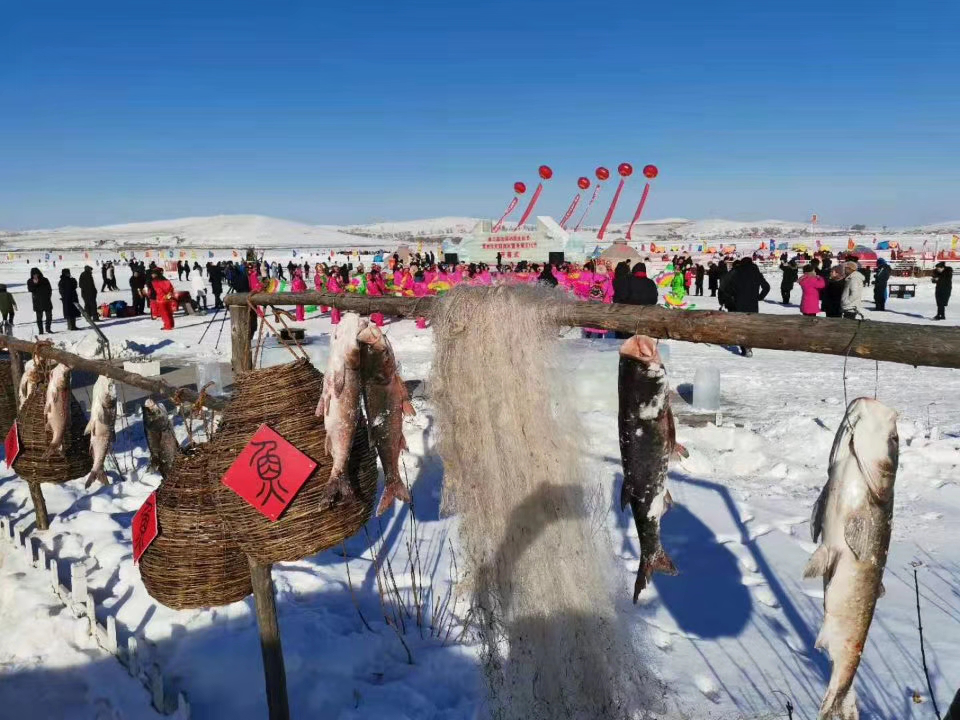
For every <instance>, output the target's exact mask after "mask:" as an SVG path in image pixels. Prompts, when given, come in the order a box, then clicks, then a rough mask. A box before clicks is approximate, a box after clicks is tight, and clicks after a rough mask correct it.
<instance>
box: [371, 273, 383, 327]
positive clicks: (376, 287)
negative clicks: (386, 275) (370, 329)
mask: <svg viewBox="0 0 960 720" xmlns="http://www.w3.org/2000/svg"><path fill="white" fill-rule="evenodd" d="M386 294H387V284H386V282H384V279H383V276H382V275H381V274H380V271H379V270H378V269H377V268H376V267H373V268H371V269H370V272H368V273H367V295H369V296H370V297H383V296H384V295H386ZM370 320H371V322H373V324H374V325H376V326H377V327H383V313H379V312H375V313H370Z"/></svg>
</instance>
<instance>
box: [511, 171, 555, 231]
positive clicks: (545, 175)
mask: <svg viewBox="0 0 960 720" xmlns="http://www.w3.org/2000/svg"><path fill="white" fill-rule="evenodd" d="M538 172H539V173H540V178H541V179H542V180H544V181H546V180H549V179H550V178H552V177H553V170H551V169H550V167H549V166H548V165H541V166H540V169H539V171H538ZM542 192H543V183H542V182H539V183H537V189H536V190H534V191H533V197H532V198H530V204H529V205H527V209H526V210H524V211H523V216H522V217H521V218H520V222H518V223H517V229H519V228H521V227H523V224H524V223H525V222H526V221H527V218H529V217H530V214H531V213H532V212H533V208H535V207H536V205H537V200H539V199H540V193H542Z"/></svg>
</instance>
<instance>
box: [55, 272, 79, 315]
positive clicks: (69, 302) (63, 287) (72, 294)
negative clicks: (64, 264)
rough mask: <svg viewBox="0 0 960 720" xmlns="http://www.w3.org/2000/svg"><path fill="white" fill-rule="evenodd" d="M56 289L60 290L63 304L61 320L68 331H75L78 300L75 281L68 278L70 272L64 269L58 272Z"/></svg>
mask: <svg viewBox="0 0 960 720" xmlns="http://www.w3.org/2000/svg"><path fill="white" fill-rule="evenodd" d="M57 289H59V290H60V302H61V303H63V318H64V319H65V320H66V321H67V329H68V330H76V329H77V316H78V315H79V314H80V311H79V310H77V304H78V303H79V302H80V298H78V297H77V281H76V279H75V278H73V277H71V276H70V271H69V270H68V269H67V268H64V269H63V270H61V271H60V282H59V283H57Z"/></svg>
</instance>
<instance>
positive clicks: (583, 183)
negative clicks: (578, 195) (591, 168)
mask: <svg viewBox="0 0 960 720" xmlns="http://www.w3.org/2000/svg"><path fill="white" fill-rule="evenodd" d="M577 187H578V188H580V189H581V190H586V189H587V188H588V187H590V178H585V177H582V178H579V179H578V180H577Z"/></svg>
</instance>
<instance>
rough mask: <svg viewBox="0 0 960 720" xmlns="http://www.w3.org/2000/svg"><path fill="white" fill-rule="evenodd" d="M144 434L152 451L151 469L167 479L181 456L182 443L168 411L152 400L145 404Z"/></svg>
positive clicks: (148, 399)
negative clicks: (174, 430)
mask: <svg viewBox="0 0 960 720" xmlns="http://www.w3.org/2000/svg"><path fill="white" fill-rule="evenodd" d="M143 434H144V435H146V436H147V448H148V449H149V450H150V467H151V468H152V469H154V470H156V471H157V472H158V473H160V477H162V478H163V479H164V480H166V479H167V473H169V472H170V468H172V467H173V462H174V460H176V459H177V455H179V454H180V443H179V442H177V436H176V434H175V433H174V432H173V425H171V424H170V418H169V417H168V416H167V411H166V410H164V409H163V407H162V406H160V405H158V404H157V403H155V402H154V401H153V400H151V399H150V398H147V399H146V400H145V401H144V402H143Z"/></svg>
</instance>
